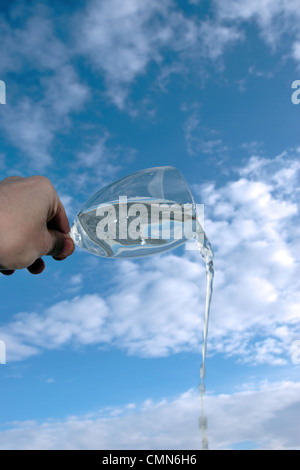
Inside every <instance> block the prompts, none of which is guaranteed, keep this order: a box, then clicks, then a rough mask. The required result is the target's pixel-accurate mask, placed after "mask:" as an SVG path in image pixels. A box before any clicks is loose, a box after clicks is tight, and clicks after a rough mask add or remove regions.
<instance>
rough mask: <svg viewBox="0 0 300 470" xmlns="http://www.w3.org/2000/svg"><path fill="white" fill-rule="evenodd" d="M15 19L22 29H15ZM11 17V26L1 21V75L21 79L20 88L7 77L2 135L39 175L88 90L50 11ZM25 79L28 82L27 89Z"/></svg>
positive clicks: (19, 9) (30, 11)
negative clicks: (17, 76)
mask: <svg viewBox="0 0 300 470" xmlns="http://www.w3.org/2000/svg"><path fill="white" fill-rule="evenodd" d="M19 16H20V17H22V26H21V27H20V26H17V25H18V20H19ZM9 18H10V22H8V21H7V20H5V19H4V17H0V25H1V28H0V42H1V44H2V50H1V64H0V71H1V72H2V73H5V74H9V73H10V72H13V74H19V75H20V74H22V77H23V78H22V86H20V82H19V83H18V86H16V84H15V83H14V82H13V80H12V78H11V77H13V75H9V78H8V82H7V84H8V87H9V90H10V94H9V99H8V100H7V105H6V107H5V113H3V114H1V127H2V132H3V135H4V136H5V137H6V138H7V139H8V140H9V141H10V142H11V143H12V144H13V145H14V146H15V147H17V148H18V149H19V150H20V151H21V152H22V153H23V154H24V155H25V157H26V158H27V161H25V163H26V164H27V166H28V167H29V168H32V169H34V170H35V171H43V170H44V169H45V168H46V167H47V166H49V165H50V164H51V163H52V155H51V150H52V148H51V147H52V144H53V141H54V138H55V136H56V134H57V133H59V132H62V129H63V132H66V130H67V129H68V125H69V124H70V122H69V121H68V117H69V115H70V114H71V113H72V112H75V111H78V110H80V109H82V107H83V106H84V104H85V102H86V101H87V99H88V98H89V90H88V88H87V86H86V85H84V84H83V83H81V81H80V79H79V77H78V75H77V73H76V71H75V69H74V67H73V65H71V57H72V54H71V53H70V50H69V48H68V46H67V44H65V43H63V42H62V41H61V40H60V39H59V37H58V35H57V31H56V30H55V26H54V20H53V18H52V15H51V11H50V10H49V9H46V8H45V7H42V6H37V8H35V9H34V10H33V9H30V8H29V9H28V10H26V11H24V10H23V8H22V7H20V6H19V7H13V8H12V9H11V11H10V15H9ZM27 74H30V80H31V81H30V83H31V84H30V86H28V87H27V86H26V84H27V81H26V80H27ZM32 89H33V90H35V92H36V93H32ZM16 136H17V137H16Z"/></svg>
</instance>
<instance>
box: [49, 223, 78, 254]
mask: <svg viewBox="0 0 300 470" xmlns="http://www.w3.org/2000/svg"><path fill="white" fill-rule="evenodd" d="M48 236H49V237H51V249H50V250H49V251H48V253H47V255H48V256H52V257H53V258H54V259H55V260H57V261H62V260H64V259H66V258H68V256H71V255H72V253H73V252H74V250H75V245H74V242H73V240H72V238H71V237H70V236H69V235H65V234H63V233H61V232H58V231H57V230H48Z"/></svg>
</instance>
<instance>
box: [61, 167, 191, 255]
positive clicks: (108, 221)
mask: <svg viewBox="0 0 300 470" xmlns="http://www.w3.org/2000/svg"><path fill="white" fill-rule="evenodd" d="M196 221H197V216H196V205H195V202H194V199H193V196H192V193H191V191H190V189H189V186H188V184H187V182H186V180H185V178H184V177H183V176H182V174H181V173H180V171H179V170H177V169H176V168H174V167H172V166H162V167H156V168H149V169H145V170H141V171H138V172H136V173H133V174H131V175H129V176H125V177H124V178H121V179H119V180H117V181H115V182H113V183H111V184H110V185H108V186H106V187H104V188H103V189H101V190H100V191H99V192H97V193H96V194H95V195H94V196H92V197H91V198H90V199H89V200H88V201H87V203H86V204H84V206H83V207H82V208H81V210H80V211H79V213H78V214H77V216H76V217H75V220H74V223H73V226H72V228H71V231H70V236H71V238H72V239H73V241H74V243H75V244H76V245H77V246H79V247H80V248H82V249H84V250H86V251H88V252H90V253H93V254H96V255H98V256H101V257H106V258H135V257H142V256H149V255H153V254H156V253H162V252H164V251H167V250H170V249H173V248H176V247H178V246H180V245H182V244H183V243H185V242H186V241H187V240H190V239H191V238H193V237H194V236H195V230H196V223H197V222H196Z"/></svg>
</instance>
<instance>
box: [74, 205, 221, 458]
mask: <svg viewBox="0 0 300 470" xmlns="http://www.w3.org/2000/svg"><path fill="white" fill-rule="evenodd" d="M121 199H122V198H120V199H119V201H113V202H112V203H110V204H103V205H100V206H97V207H92V208H89V209H88V210H86V211H83V212H81V213H80V214H79V215H78V216H77V217H76V219H75V221H74V224H73V227H72V229H71V236H72V238H73V240H74V241H75V243H76V244H77V245H78V246H81V247H82V248H83V249H85V250H87V251H89V252H91V253H94V254H96V255H98V256H102V257H108V258H136V257H141V256H147V255H150V254H154V253H160V252H163V251H166V250H169V249H170V248H175V247H176V246H179V245H182V244H183V243H185V242H186V241H187V240H189V239H190V238H192V237H195V238H196V241H197V244H198V249H199V253H200V255H201V257H202V259H203V261H204V263H205V266H206V302H205V314H204V326H203V344H202V364H201V367H200V384H199V394H200V400H201V416H200V418H199V427H200V430H201V432H202V449H203V450H207V449H208V439H207V418H206V416H205V414H204V406H203V400H204V395H205V393H206V387H205V376H206V353H207V337H208V326H209V317H210V307H211V300H212V293H213V279H214V254H213V250H212V247H211V244H210V242H209V240H208V238H207V236H206V234H205V232H204V230H203V228H202V226H201V224H200V221H199V219H198V217H197V214H196V210H195V207H194V206H192V205H180V204H176V202H174V201H166V200H159V199H154V198H146V199H145V198H134V199H129V200H127V199H126V198H125V199H126V200H124V201H123V200H121ZM171 209H172V210H171ZM158 214H160V215H158Z"/></svg>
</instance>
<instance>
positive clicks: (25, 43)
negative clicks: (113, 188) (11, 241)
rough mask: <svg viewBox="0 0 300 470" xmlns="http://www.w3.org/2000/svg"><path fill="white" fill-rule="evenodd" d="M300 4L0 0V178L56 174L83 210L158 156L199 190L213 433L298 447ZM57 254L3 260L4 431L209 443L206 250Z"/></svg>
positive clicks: (257, 445)
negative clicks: (204, 423)
mask: <svg viewBox="0 0 300 470" xmlns="http://www.w3.org/2000/svg"><path fill="white" fill-rule="evenodd" d="M299 24H300V8H299V0H289V1H288V2H284V1H282V0H260V1H259V2H258V1H257V0H243V1H242V0H210V1H209V0H185V1H183V0H182V1H181V0H177V1H176V0H163V1H158V0H149V1H147V2H143V1H141V0H125V1H124V0H122V1H121V0H86V1H83V0H80V1H78V2H76V6H74V5H72V6H70V5H69V4H68V3H65V4H63V5H62V3H61V2H58V1H56V0H54V1H52V2H46V1H45V2H43V1H41V2H37V1H29V0H27V1H12V2H11V1H9V2H8V1H3V2H2V3H1V14H0V44H1V46H0V47H1V61H0V80H3V81H4V82H5V84H6V104H5V105H0V139H1V140H0V172H1V178H5V177H6V176H10V175H23V176H29V175H32V174H43V175H45V176H47V177H48V178H50V179H51V181H52V182H53V184H54V186H55V187H56V189H57V191H58V193H59V195H60V197H61V199H62V201H63V203H64V205H65V207H66V210H67V213H68V216H69V219H70V223H71V222H72V220H73V219H74V216H75V215H76V213H77V211H78V210H79V209H80V207H81V206H82V204H83V203H85V202H86V200H87V199H88V198H89V197H90V196H91V195H92V194H93V193H94V192H96V191H98V190H99V189H101V188H102V187H103V186H104V185H106V184H108V183H109V182H112V181H114V180H115V179H118V178H120V177H122V176H125V175H127V174H129V173H132V172H134V171H137V170H141V169H144V168H148V167H154V166H162V165H172V166H175V167H177V168H178V169H179V170H180V171H181V172H182V173H183V174H184V176H185V177H186V179H187V181H188V182H189V185H190V187H191V189H192V192H193V194H194V197H195V200H196V202H197V203H199V204H204V207H205V230H206V233H207V235H208V237H209V239H210V241H211V243H212V246H213V248H214V252H215V270H216V271H215V285H214V295H213V303H212V313H211V321H210V327H209V337H208V360H207V379H206V386H207V395H206V396H205V399H204V413H205V416H206V417H207V420H208V429H207V438H208V441H209V448H211V449H300V441H299V436H300V427H299V426H300V425H299V423H300V399H299V396H300V366H299V363H300V351H299V341H300V322H299V320H300V319H299V312H300V289H299V287H300V281H299V261H300V260H299V253H300V242H299V240H300V237H299V235H300V228H299V174H300V139H299V132H300V127H299V125H300V106H297V105H296V104H294V103H293V101H295V100H292V94H293V93H294V92H295V90H294V89H293V88H292V84H293V82H294V81H295V80H300V28H299ZM297 96H298V95H297ZM46 264H47V269H46V270H45V271H44V273H43V274H42V275H41V276H37V277H33V276H31V275H30V274H29V273H28V272H27V271H26V272H25V271H24V272H17V273H16V274H15V275H14V276H12V277H4V276H3V277H2V279H1V280H0V281H1V282H0V291H1V297H2V308H1V315H0V340H1V341H4V342H5V345H6V356H7V357H6V364H0V397H1V401H0V402H1V405H0V449H2V450H4V449H201V441H202V432H201V429H200V428H199V425H198V420H199V418H200V416H201V413H203V410H201V403H200V398H199V393H198V385H199V381H200V376H199V368H200V365H201V348H202V328H203V318H204V305H205V267H204V265H203V263H202V261H201V259H200V256H199V254H198V253H197V251H195V250H186V249H184V248H182V247H181V248H178V249H176V250H174V251H171V252H167V253H165V254H163V255H157V256H154V257H149V258H144V259H140V260H130V261H129V260H123V261H120V260H106V259H102V258H98V257H95V256H93V255H90V254H88V253H86V252H83V251H81V250H80V249H76V251H75V253H74V255H73V256H72V257H71V258H70V259H68V260H67V261H65V262H63V263H58V262H55V261H54V260H52V259H47V260H46ZM297 345H298V346H297Z"/></svg>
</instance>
